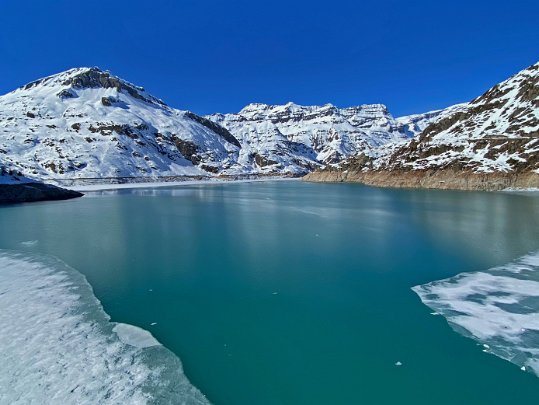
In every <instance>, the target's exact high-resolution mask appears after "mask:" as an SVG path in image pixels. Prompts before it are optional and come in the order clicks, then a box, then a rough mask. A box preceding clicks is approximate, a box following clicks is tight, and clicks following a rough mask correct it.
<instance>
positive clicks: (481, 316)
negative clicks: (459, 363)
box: [413, 252, 539, 375]
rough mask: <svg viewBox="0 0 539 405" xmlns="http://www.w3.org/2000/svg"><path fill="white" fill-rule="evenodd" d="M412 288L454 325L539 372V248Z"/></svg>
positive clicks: (493, 348) (505, 356)
mask: <svg viewBox="0 0 539 405" xmlns="http://www.w3.org/2000/svg"><path fill="white" fill-rule="evenodd" d="M413 290H414V291H415V292H416V293H417V294H418V295H419V297H420V298H421V300H422V301H423V303H424V304H426V305H428V306H429V307H430V308H431V309H433V310H435V311H436V312H439V313H440V314H442V315H443V316H444V317H445V318H446V319H447V321H448V322H449V324H450V325H451V326H452V327H453V329H454V330H456V331H457V332H459V333H462V334H463V335H465V336H468V337H471V338H473V339H475V340H477V341H479V342H480V343H481V344H483V346H484V348H485V349H486V351H488V352H489V353H493V354H495V355H497V356H499V357H501V358H503V359H506V360H509V361H511V362H513V363H515V364H517V365H518V366H520V367H521V368H522V367H523V368H524V370H526V371H533V372H534V373H535V374H537V375H539V252H537V253H534V254H530V255H527V256H524V257H522V258H520V259H517V260H515V261H514V262H511V263H508V264H506V265H504V266H500V267H495V268H492V269H489V270H486V271H481V272H475V273H462V274H459V275H457V276H455V277H451V278H448V279H445V280H440V281H434V282H431V283H428V284H424V285H420V286H416V287H413Z"/></svg>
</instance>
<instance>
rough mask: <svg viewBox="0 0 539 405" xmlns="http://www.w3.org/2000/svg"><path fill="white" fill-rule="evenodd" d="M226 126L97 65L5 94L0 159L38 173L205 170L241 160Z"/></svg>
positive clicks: (71, 175) (73, 174)
mask: <svg viewBox="0 0 539 405" xmlns="http://www.w3.org/2000/svg"><path fill="white" fill-rule="evenodd" d="M239 149H240V144H239V142H238V141H237V140H236V139H235V138H234V137H233V136H232V135H231V134H230V133H229V132H228V131H227V130H225V129H224V128H222V127H219V126H218V125H215V124H214V123H213V122H211V121H209V120H207V119H205V118H203V117H200V116H198V115H196V114H193V113H191V112H187V111H179V110H176V109H173V108H170V107H168V106H167V105H166V104H165V103H163V102H162V101H161V100H159V99H157V98H155V97H153V96H151V95H150V94H148V93H147V92H146V91H144V89H143V88H141V87H137V86H135V85H133V84H130V83H128V82H126V81H124V80H122V79H120V78H118V77H115V76H113V75H111V74H110V73H109V72H105V71H102V70H100V69H98V68H78V69H71V70H68V71H66V72H63V73H60V74H57V75H53V76H50V77H46V78H44V79H40V80H37V81H35V82H32V83H29V84H27V85H25V86H23V87H21V88H19V89H17V90H15V91H13V92H11V93H8V94H6V95H4V96H1V97H0V162H1V165H2V166H4V167H5V168H6V169H9V170H16V171H20V172H22V173H23V174H24V175H26V176H29V177H32V178H39V179H47V178H49V179H62V178H103V177H124V176H127V177H131V176H135V177H140V176H168V175H184V174H188V175H202V174H204V175H206V174H208V173H216V172H219V171H222V170H226V169H227V168H229V167H231V166H233V165H235V164H236V161H237V156H238V152H239Z"/></svg>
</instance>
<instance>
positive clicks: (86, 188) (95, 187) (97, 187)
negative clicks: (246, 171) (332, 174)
mask: <svg viewBox="0 0 539 405" xmlns="http://www.w3.org/2000/svg"><path fill="white" fill-rule="evenodd" d="M298 180H300V178H298V177H260V178H253V179H239V180H226V179H217V178H215V179H207V180H184V181H155V182H133V183H121V184H105V183H100V184H87V185H73V186H63V187H64V188H67V189H68V190H73V191H79V192H91V191H104V190H121V189H133V188H160V187H177V186H197V185H217V184H229V183H234V184H237V183H259V182H267V181H298Z"/></svg>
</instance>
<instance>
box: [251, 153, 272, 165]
mask: <svg viewBox="0 0 539 405" xmlns="http://www.w3.org/2000/svg"><path fill="white" fill-rule="evenodd" d="M254 158H255V162H256V164H257V165H258V166H260V167H264V166H271V165H275V164H277V162H276V161H274V160H271V159H268V158H265V157H264V156H262V155H259V154H258V153H255V154H254Z"/></svg>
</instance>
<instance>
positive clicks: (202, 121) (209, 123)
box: [185, 111, 241, 148]
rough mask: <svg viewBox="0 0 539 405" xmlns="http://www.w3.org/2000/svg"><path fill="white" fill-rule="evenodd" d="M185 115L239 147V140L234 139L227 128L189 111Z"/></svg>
mask: <svg viewBox="0 0 539 405" xmlns="http://www.w3.org/2000/svg"><path fill="white" fill-rule="evenodd" d="M185 116H186V117H188V118H190V119H192V120H193V121H196V122H198V123H199V124H202V125H204V126H205V127H206V128H208V129H211V130H212V131H213V132H215V133H216V134H217V135H220V136H221V137H223V138H224V139H225V140H226V141H227V142H229V143H231V144H232V145H236V146H237V147H238V148H241V144H240V142H239V141H238V140H237V139H236V137H234V135H232V134H231V133H230V131H229V130H228V129H226V128H224V127H222V126H221V125H219V124H216V123H215V122H213V121H210V120H209V119H207V118H204V117H201V116H200V115H196V114H194V113H192V112H190V111H187V112H186V113H185Z"/></svg>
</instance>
